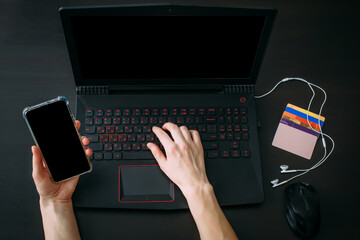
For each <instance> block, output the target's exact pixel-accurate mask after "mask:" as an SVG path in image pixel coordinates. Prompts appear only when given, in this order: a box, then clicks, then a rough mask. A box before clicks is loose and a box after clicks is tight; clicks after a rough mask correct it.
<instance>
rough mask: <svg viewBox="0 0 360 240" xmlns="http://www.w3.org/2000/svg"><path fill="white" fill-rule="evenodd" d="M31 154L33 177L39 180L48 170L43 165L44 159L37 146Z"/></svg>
mask: <svg viewBox="0 0 360 240" xmlns="http://www.w3.org/2000/svg"><path fill="white" fill-rule="evenodd" d="M31 152H32V154H33V156H32V165H33V172H32V175H33V178H39V177H41V176H42V175H43V174H44V172H46V169H45V168H44V165H43V157H42V155H41V152H40V150H39V148H38V147H37V146H32V147H31Z"/></svg>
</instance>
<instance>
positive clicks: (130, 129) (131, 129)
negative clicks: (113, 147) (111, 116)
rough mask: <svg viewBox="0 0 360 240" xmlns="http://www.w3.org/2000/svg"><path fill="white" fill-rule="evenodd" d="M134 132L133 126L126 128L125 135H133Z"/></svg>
mask: <svg viewBox="0 0 360 240" xmlns="http://www.w3.org/2000/svg"><path fill="white" fill-rule="evenodd" d="M133 131H134V130H133V127H132V126H125V127H124V132H125V133H132V132H133Z"/></svg>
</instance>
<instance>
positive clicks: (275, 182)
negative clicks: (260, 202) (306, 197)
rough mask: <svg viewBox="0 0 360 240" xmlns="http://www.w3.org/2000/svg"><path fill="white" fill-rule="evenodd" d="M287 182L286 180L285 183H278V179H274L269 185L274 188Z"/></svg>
mask: <svg viewBox="0 0 360 240" xmlns="http://www.w3.org/2000/svg"><path fill="white" fill-rule="evenodd" d="M287 182H288V181H287V180H286V181H282V182H280V183H279V179H274V180H272V181H271V184H272V185H273V186H272V187H273V188H275V187H277V186H280V185H283V184H285V183H287Z"/></svg>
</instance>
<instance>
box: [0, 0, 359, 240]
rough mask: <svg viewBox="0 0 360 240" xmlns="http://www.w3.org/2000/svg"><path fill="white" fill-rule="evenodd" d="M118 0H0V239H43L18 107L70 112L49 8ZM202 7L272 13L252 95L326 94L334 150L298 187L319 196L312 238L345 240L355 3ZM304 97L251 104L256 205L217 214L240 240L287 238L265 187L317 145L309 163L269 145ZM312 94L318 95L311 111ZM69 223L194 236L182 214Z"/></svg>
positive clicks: (355, 219) (148, 235)
mask: <svg viewBox="0 0 360 240" xmlns="http://www.w3.org/2000/svg"><path fill="white" fill-rule="evenodd" d="M119 2H121V1H116V0H113V1H110V0H103V1H96V0H92V1H86V0H79V1H73V2H72V3H69V1H55V0H54V1H35V0H28V1H20V0H1V1H0V112H1V117H0V126H1V127H0V154H1V155H0V156H1V157H0V170H1V174H0V190H1V192H0V196H1V197H0V226H1V227H0V239H41V238H43V230H42V223H41V216H40V211H39V205H38V195H37V193H36V189H35V186H34V184H33V181H32V178H31V153H30V146H31V145H32V144H33V140H32V139H31V136H30V134H29V132H28V130H27V127H26V125H25V123H24V120H23V119H22V117H21V112H22V109H23V108H24V107H25V106H27V105H31V104H36V103H38V102H41V101H44V100H46V99H50V98H53V97H54V96H58V95H65V96H68V98H69V99H70V101H71V102H72V105H71V106H72V108H74V102H75V101H74V100H75V90H74V89H75V85H74V81H73V76H72V70H71V66H70V62H69V57H68V53H67V49H66V45H65V40H64V35H63V32H62V27H61V23H60V18H59V14H58V8H59V7H60V6H69V5H75V4H76V5H96V4H116V3H119ZM134 2H135V1H134ZM136 2H138V1H136ZM195 3H204V2H203V1H195ZM209 3H212V4H214V3H221V4H234V5H239V6H251V7H252V6H254V7H275V8H278V11H279V12H278V18H277V21H276V24H275V28H274V31H273V34H272V37H271V41H270V44H269V46H268V50H267V54H266V56H265V60H264V63H263V67H262V71H261V74H260V76H259V79H258V85H257V93H263V92H265V91H267V90H269V89H270V88H271V87H272V86H273V85H274V84H275V83H277V82H278V81H279V80H280V79H282V78H284V77H289V76H298V77H303V78H305V79H308V80H309V81H311V82H313V83H315V84H318V85H320V86H322V87H323V88H325V89H326V90H327V93H328V101H327V104H326V106H325V108H324V111H323V115H324V116H325V117H326V123H325V128H324V131H325V132H327V133H328V134H329V135H331V136H332V137H333V138H334V140H335V141H336V148H335V151H334V153H333V155H332V156H331V157H330V158H329V160H328V162H326V164H324V165H323V166H321V167H320V168H319V169H317V170H316V171H314V172H312V173H310V174H308V175H306V176H304V177H302V178H300V179H299V180H302V181H308V182H310V183H312V184H313V185H314V186H315V188H316V189H317V191H318V194H319V197H320V201H321V216H322V222H321V230H320V233H319V234H318V236H317V238H316V239H350V238H354V237H355V236H357V235H358V228H359V227H360V218H359V215H360V211H359V209H360V208H359V204H358V203H359V202H360V191H359V190H360V189H359V186H360V178H359V176H360V174H359V171H360V158H359V154H358V153H356V141H357V140H356V139H357V138H358V135H359V124H358V120H359V119H360V114H359V93H360V84H359V75H360V74H359V66H360V61H359V56H360V48H359V45H360V31H359V25H360V18H359V10H360V8H359V1H330V0H322V1H300V0H293V1H286V0H283V1H265V0H263V1H261V0H255V1H211V2H209ZM310 94H311V92H310V91H309V90H308V88H307V87H306V85H304V84H301V83H297V82H291V83H287V84H284V85H281V86H280V87H279V88H278V89H277V91H276V92H275V93H274V94H272V95H271V96H269V97H267V98H265V99H263V100H259V101H258V102H257V110H258V117H259V119H260V121H261V123H262V127H261V129H260V133H259V135H260V146H261V154H262V168H263V179H264V191H265V201H264V203H262V204H260V205H255V206H238V207H227V208H224V212H225V214H226V216H227V217H228V219H229V221H230V223H231V224H232V226H233V227H234V229H235V231H236V233H237V234H238V236H239V237H240V238H242V239H292V238H294V236H293V234H292V233H291V231H290V228H289V227H288V225H287V222H286V220H285V214H284V202H283V190H284V188H283V187H281V188H278V189H272V188H271V186H270V184H269V181H270V180H272V179H274V178H280V179H283V178H284V176H280V173H279V165H280V164H284V163H285V164H289V165H290V166H291V167H295V168H303V167H306V166H310V165H311V164H313V163H314V162H315V161H316V159H319V158H320V157H321V155H322V148H321V147H319V146H317V148H316V150H315V154H314V156H313V159H312V160H311V161H306V160H303V159H300V158H297V157H295V156H292V155H291V154H288V153H286V152H284V151H281V150H278V149H276V148H274V147H272V146H271V141H272V138H273V135H274V133H275V130H276V127H277V124H278V122H279V118H280V116H281V114H282V111H283V110H284V107H285V105H286V104H287V103H288V102H290V103H294V104H296V105H299V106H307V101H308V99H309V98H310V96H311V95H310ZM321 97H322V96H321V94H319V95H318V98H317V101H316V103H315V105H314V108H313V109H314V110H315V109H318V107H319V102H320V99H321ZM315 111H316V110H315ZM54 135H56V130H55V129H54ZM328 145H330V144H328ZM76 216H77V219H78V223H79V227H80V232H81V235H82V237H83V239H197V238H199V236H198V233H197V229H196V226H195V224H194V221H193V220H192V217H191V215H190V213H189V212H188V211H131V210H103V209H76Z"/></svg>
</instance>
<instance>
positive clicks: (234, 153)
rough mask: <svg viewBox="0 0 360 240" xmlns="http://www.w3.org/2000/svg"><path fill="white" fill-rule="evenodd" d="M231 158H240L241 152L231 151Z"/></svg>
mask: <svg viewBox="0 0 360 240" xmlns="http://www.w3.org/2000/svg"><path fill="white" fill-rule="evenodd" d="M231 157H233V158H239V157H240V151H239V150H231Z"/></svg>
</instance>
